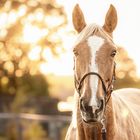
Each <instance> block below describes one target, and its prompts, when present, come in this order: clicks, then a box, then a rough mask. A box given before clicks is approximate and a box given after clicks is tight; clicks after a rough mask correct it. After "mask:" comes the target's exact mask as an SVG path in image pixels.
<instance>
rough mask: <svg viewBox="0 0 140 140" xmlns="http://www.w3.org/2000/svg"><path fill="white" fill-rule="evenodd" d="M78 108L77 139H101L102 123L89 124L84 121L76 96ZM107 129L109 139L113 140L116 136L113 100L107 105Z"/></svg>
mask: <svg viewBox="0 0 140 140" xmlns="http://www.w3.org/2000/svg"><path fill="white" fill-rule="evenodd" d="M76 100H77V101H76V108H77V110H76V111H75V113H76V114H75V115H76V116H73V117H76V119H77V120H76V121H77V122H76V123H77V125H76V128H77V137H78V138H77V139H78V140H100V139H101V125H100V124H98V125H89V124H86V123H84V122H83V121H82V118H81V114H80V110H79V107H78V106H79V102H78V98H76ZM106 129H107V140H112V138H113V136H114V117H113V108H112V100H111V99H110V101H109V102H108V105H107V107H106Z"/></svg>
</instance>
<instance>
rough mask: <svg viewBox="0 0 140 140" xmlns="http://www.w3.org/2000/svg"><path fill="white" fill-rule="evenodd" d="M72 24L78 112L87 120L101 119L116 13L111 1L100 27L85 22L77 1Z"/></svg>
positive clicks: (107, 91) (108, 85) (107, 89)
mask: <svg viewBox="0 0 140 140" xmlns="http://www.w3.org/2000/svg"><path fill="white" fill-rule="evenodd" d="M73 24H74V27H75V29H76V30H77V31H78V33H79V36H78V38H77V41H76V42H75V46H74V49H73V52H74V60H75V64H74V65H75V66H74V71H75V87H76V89H77V92H78V93H79V95H80V96H79V108H80V111H81V116H82V119H83V120H84V121H86V122H91V121H92V122H100V121H101V119H102V117H103V114H104V110H105V104H106V101H107V98H108V96H109V94H110V92H111V89H112V82H113V76H114V56H115V54H116V46H115V44H114V43H113V40H112V33H113V30H114V29H115V27H116V24H117V13H116V10H115V8H114V7H113V5H111V6H110V8H109V10H108V12H107V15H106V18H105V23H104V25H103V27H100V26H98V25H95V24H91V25H86V22H85V19H84V16H83V13H82V11H81V9H80V7H79V5H76V6H75V8H74V10H73Z"/></svg>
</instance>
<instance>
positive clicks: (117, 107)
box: [112, 88, 140, 140]
mask: <svg viewBox="0 0 140 140" xmlns="http://www.w3.org/2000/svg"><path fill="white" fill-rule="evenodd" d="M112 105H113V110H114V118H115V121H116V122H115V125H116V127H115V128H116V130H115V131H116V134H117V135H115V138H116V140H117V139H122V140H140V133H139V130H140V125H139V124H140V118H139V116H140V90H139V89H133V88H127V89H120V90H116V91H114V92H113V94H112ZM124 129H127V133H126V130H125V131H124ZM123 132H124V133H123Z"/></svg>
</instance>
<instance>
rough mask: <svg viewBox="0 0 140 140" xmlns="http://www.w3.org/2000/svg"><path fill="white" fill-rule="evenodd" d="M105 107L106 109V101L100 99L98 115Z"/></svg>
mask: <svg viewBox="0 0 140 140" xmlns="http://www.w3.org/2000/svg"><path fill="white" fill-rule="evenodd" d="M103 107H104V100H103V99H100V100H99V104H98V109H97V110H96V113H99V112H100V111H102V110H103Z"/></svg>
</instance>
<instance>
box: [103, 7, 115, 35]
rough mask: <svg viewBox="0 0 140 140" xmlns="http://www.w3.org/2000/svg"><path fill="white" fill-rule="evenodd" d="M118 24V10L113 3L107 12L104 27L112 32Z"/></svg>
mask: <svg viewBox="0 0 140 140" xmlns="http://www.w3.org/2000/svg"><path fill="white" fill-rule="evenodd" d="M116 25H117V11H116V9H115V7H114V6H113V5H112V4H111V5H110V8H109V10H108V12H107V14H106V17H105V23H104V26H103V28H104V30H105V31H107V32H108V33H110V34H111V33H112V32H113V30H114V29H115V28H116Z"/></svg>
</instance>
